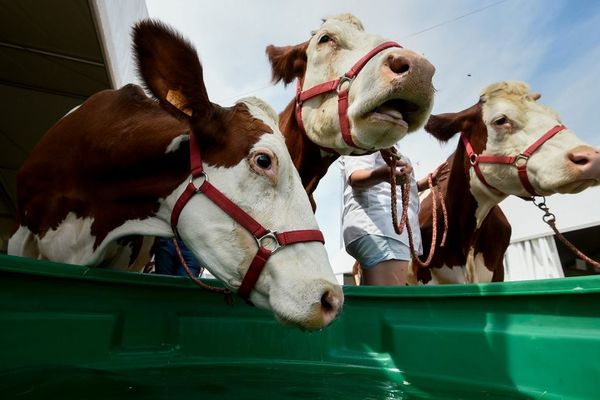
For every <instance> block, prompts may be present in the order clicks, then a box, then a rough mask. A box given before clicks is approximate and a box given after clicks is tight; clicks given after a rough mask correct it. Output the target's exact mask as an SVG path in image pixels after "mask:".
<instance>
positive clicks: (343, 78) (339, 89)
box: [335, 74, 356, 94]
mask: <svg viewBox="0 0 600 400" xmlns="http://www.w3.org/2000/svg"><path fill="white" fill-rule="evenodd" d="M354 78H356V77H355V76H354V77H352V78H350V77H349V76H348V75H345V74H344V76H342V77H341V78H340V80H339V82H338V84H337V87H336V88H335V90H336V91H337V93H338V94H339V93H340V92H341V91H342V85H343V84H344V83H346V82H348V88H347V89H346V91H348V90H350V85H352V82H354Z"/></svg>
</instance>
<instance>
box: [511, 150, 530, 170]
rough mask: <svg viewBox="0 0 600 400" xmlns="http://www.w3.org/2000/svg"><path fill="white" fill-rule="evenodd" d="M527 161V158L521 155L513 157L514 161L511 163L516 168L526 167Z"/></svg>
mask: <svg viewBox="0 0 600 400" xmlns="http://www.w3.org/2000/svg"><path fill="white" fill-rule="evenodd" d="M527 161H529V156H528V155H525V154H523V153H521V154H518V155H517V156H516V157H515V161H513V165H514V166H515V167H517V168H519V167H524V166H525V165H527Z"/></svg>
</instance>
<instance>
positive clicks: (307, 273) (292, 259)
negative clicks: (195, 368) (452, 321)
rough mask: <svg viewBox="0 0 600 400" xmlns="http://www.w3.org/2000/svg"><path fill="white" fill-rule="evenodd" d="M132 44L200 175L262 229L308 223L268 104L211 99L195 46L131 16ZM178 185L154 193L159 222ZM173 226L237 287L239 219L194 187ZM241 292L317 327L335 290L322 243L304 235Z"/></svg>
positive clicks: (251, 244) (248, 248)
mask: <svg viewBox="0 0 600 400" xmlns="http://www.w3.org/2000/svg"><path fill="white" fill-rule="evenodd" d="M134 43H135V53H136V55H137V59H138V67H139V71H140V74H141V76H142V77H143V80H144V82H145V83H146V85H147V87H148V89H149V90H150V91H151V92H152V93H153V94H154V96H155V97H156V98H157V99H158V101H159V102H160V104H161V105H162V106H163V107H164V108H165V109H166V110H167V111H169V112H170V113H171V114H173V115H174V116H175V117H177V118H179V119H183V120H186V121H188V122H189V126H190V129H191V134H192V135H196V138H197V141H198V143H199V146H200V148H201V151H202V157H203V161H204V169H205V172H206V176H207V177H208V178H207V179H209V180H210V182H211V183H212V184H213V185H214V186H215V187H216V188H217V189H218V190H220V191H221V192H223V193H224V194H225V195H226V196H227V197H229V199H230V200H232V201H233V202H234V203H236V204H237V205H238V206H239V207H240V208H242V209H243V210H244V211H246V212H247V213H248V214H250V215H251V216H252V217H253V218H254V219H255V220H256V221H258V222H259V223H260V224H261V225H263V226H264V227H266V228H267V229H270V230H271V231H289V230H296V229H318V228H317V223H316V220H315V218H314V215H313V213H312V210H311V206H310V204H309V201H308V197H307V195H306V193H305V191H304V189H303V187H302V184H301V182H300V178H299V176H298V173H297V172H296V170H295V168H294V166H293V164H292V160H291V158H290V155H289V153H288V151H287V148H286V146H285V142H284V139H283V136H282V135H281V133H280V131H279V129H278V126H277V114H276V113H275V112H274V111H273V110H272V109H271V107H269V106H268V105H267V104H265V103H264V102H262V101H260V100H258V99H255V98H248V99H244V100H241V101H239V102H238V103H236V104H235V105H234V106H233V107H231V108H223V107H220V106H218V105H216V104H213V103H211V102H210V100H209V97H208V94H207V92H206V88H205V86H204V82H203V76H202V67H201V65H200V62H199V60H198V56H197V54H196V52H195V50H194V49H193V48H192V46H191V45H190V44H189V43H187V42H186V41H185V40H184V39H182V38H181V37H180V36H179V35H178V34H177V33H176V32H174V31H172V30H171V29H170V28H168V27H166V26H164V25H162V24H160V23H157V22H152V21H145V22H142V23H140V24H138V25H137V26H136V28H135V31H134ZM187 140H188V139H187V135H182V136H180V137H177V138H176V139H174V140H173V141H172V142H171V143H170V145H169V147H168V148H167V149H166V151H168V152H172V151H177V150H178V147H179V146H181V145H182V143H184V142H187ZM182 154H184V156H187V152H183V153H182ZM201 179H203V178H199V180H200V181H201ZM198 183H200V182H198ZM186 185H187V179H186V181H185V182H182V183H181V185H180V186H179V187H178V188H177V189H176V190H175V191H174V192H173V193H171V194H170V195H169V196H167V198H166V199H164V201H163V205H162V206H161V209H160V210H159V217H160V218H161V219H162V220H163V221H169V218H170V213H171V210H172V209H173V205H174V203H175V201H176V199H177V198H178V197H179V195H180V194H181V192H182V191H183V190H184V188H185V186H186ZM177 230H178V232H179V234H180V236H181V238H182V239H183V241H184V242H185V243H186V245H187V246H188V247H189V248H190V250H191V251H192V252H193V253H194V255H195V256H196V258H197V259H198V260H199V261H200V262H201V264H202V265H205V266H206V267H207V268H208V269H209V270H210V271H211V273H213V274H214V275H215V276H217V277H218V278H219V279H220V280H222V281H223V282H224V283H225V284H226V285H227V286H228V287H230V288H232V289H234V290H236V289H237V288H239V286H240V283H241V281H242V278H243V277H244V275H245V273H246V271H247V269H248V266H249V264H250V262H251V261H252V259H253V257H254V256H255V254H256V252H257V248H258V245H257V242H256V240H255V239H254V237H253V236H252V235H251V234H250V233H249V232H248V231H247V230H246V229H245V228H243V227H242V226H241V225H240V224H238V223H237V222H235V221H234V220H233V219H232V218H231V217H229V216H228V215H227V214H225V212H224V211H222V210H221V209H220V208H218V207H217V206H216V205H215V204H214V203H213V202H212V201H211V200H209V199H208V198H206V197H205V196H203V195H202V194H197V195H195V196H193V197H192V199H191V200H190V201H189V202H188V203H187V205H186V206H185V207H184V208H183V210H182V212H181V215H180V217H179V222H178V225H177ZM250 300H251V301H252V302H253V303H254V304H256V305H257V306H259V307H262V308H265V309H270V310H273V312H274V314H275V316H276V317H277V318H278V319H279V320H281V321H283V322H286V323H291V324H294V325H297V326H300V327H302V328H306V329H319V328H322V327H324V326H326V325H327V324H328V323H329V322H331V321H332V320H333V319H334V318H335V317H336V315H337V314H338V312H339V311H340V309H341V306H342V303H343V294H342V291H341V289H340V287H339V286H338V285H337V283H336V280H335V277H334V275H333V272H332V269H331V266H330V264H329V261H328V258H327V254H326V252H325V248H324V246H323V245H322V244H321V243H319V242H305V243H298V244H293V245H289V246H286V247H283V248H281V249H280V250H279V251H277V252H275V253H274V254H273V255H272V256H271V257H270V258H269V260H268V262H267V264H266V266H265V268H264V270H263V271H262V273H261V275H260V278H259V280H258V282H257V284H256V286H255V288H254V290H253V291H252V292H251V295H250Z"/></svg>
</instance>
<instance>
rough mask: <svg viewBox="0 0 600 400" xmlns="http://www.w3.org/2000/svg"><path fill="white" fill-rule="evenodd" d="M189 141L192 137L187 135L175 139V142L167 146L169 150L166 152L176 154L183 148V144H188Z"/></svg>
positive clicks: (172, 141)
mask: <svg viewBox="0 0 600 400" xmlns="http://www.w3.org/2000/svg"><path fill="white" fill-rule="evenodd" d="M188 140H190V136H189V135H187V134H186V135H179V136H176V137H174V138H173V140H171V143H169V145H168V146H167V150H166V151H165V153H174V152H176V151H177V149H179V146H181V144H182V143H184V142H187V141H188Z"/></svg>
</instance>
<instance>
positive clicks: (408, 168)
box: [394, 160, 413, 184]
mask: <svg viewBox="0 0 600 400" xmlns="http://www.w3.org/2000/svg"><path fill="white" fill-rule="evenodd" d="M412 171H413V167H412V165H410V164H409V163H408V162H407V161H405V160H398V161H396V169H395V170H394V175H395V176H396V183H398V184H402V183H404V182H406V180H407V179H410V175H411V174H412Z"/></svg>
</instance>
